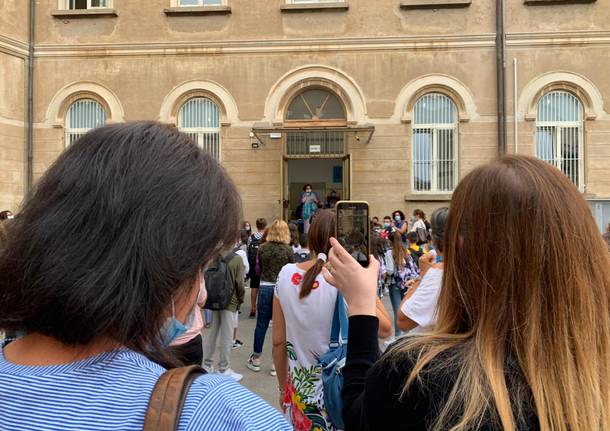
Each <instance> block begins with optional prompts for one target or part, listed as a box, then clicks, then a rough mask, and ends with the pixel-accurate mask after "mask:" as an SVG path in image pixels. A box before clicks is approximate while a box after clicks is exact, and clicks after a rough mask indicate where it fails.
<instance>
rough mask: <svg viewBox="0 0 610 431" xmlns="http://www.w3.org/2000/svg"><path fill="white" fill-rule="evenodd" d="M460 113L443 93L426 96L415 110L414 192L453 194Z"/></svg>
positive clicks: (413, 144) (418, 101) (420, 100)
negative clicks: (458, 116) (458, 115)
mask: <svg viewBox="0 0 610 431" xmlns="http://www.w3.org/2000/svg"><path fill="white" fill-rule="evenodd" d="M457 128H458V124H457V109H456V106H455V103H453V101H452V100H451V99H450V98H449V97H447V96H445V95H444V94H440V93H430V94H426V95H424V96H422V97H420V98H419V100H417V102H416V103H415V106H414V108H413V139H412V141H411V142H412V146H413V190H414V191H415V192H451V191H453V189H454V188H455V184H456V183H457V174H458V172H457Z"/></svg>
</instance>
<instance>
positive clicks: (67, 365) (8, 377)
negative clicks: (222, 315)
mask: <svg viewBox="0 0 610 431" xmlns="http://www.w3.org/2000/svg"><path fill="white" fill-rule="evenodd" d="M240 213H241V204H240V200H239V197H238V193H237V190H236V188H235V186H234V185H233V183H232V182H231V180H230V179H229V177H228V175H227V174H226V172H225V171H224V169H223V168H222V167H221V166H220V165H219V164H218V162H216V161H215V160H214V159H213V158H212V157H211V156H210V155H208V154H207V153H206V152H204V151H203V150H202V149H200V148H199V147H198V146H197V145H196V144H195V143H194V142H193V141H192V140H191V139H190V138H189V137H188V136H187V135H185V134H183V133H180V132H178V131H177V130H176V129H175V128H173V127H170V126H165V125H161V124H158V123H153V122H142V123H123V124H113V125H108V126H105V127H101V128H98V129H95V130H93V131H91V132H89V133H87V134H85V135H84V136H83V137H82V138H80V139H79V140H78V141H76V142H75V143H73V144H71V145H70V146H69V147H68V148H67V149H66V150H65V151H64V152H63V153H62V154H61V156H60V157H59V158H58V159H57V160H56V161H55V163H53V165H52V166H51V167H50V168H49V169H48V171H47V172H46V174H45V175H44V176H43V177H42V178H41V180H40V182H39V183H38V185H37V188H36V191H35V193H34V194H33V196H32V197H31V198H30V199H29V200H28V201H27V202H26V203H25V205H24V207H23V210H22V211H21V212H20V214H19V217H17V218H16V219H15V220H14V225H13V226H11V232H10V235H9V239H8V246H7V247H6V248H2V250H1V251H0V292H2V295H0V328H1V329H6V330H13V331H22V332H24V333H25V334H27V335H25V336H24V337H22V338H19V339H17V340H14V341H12V342H10V343H7V342H4V343H3V344H2V346H1V349H0V387H1V388H2V396H1V397H0V423H2V424H3V425H4V426H5V427H9V428H11V429H34V428H40V427H41V426H42V427H45V426H50V427H52V428H54V429H80V430H92V429H142V426H143V422H144V417H145V414H146V412H147V405H148V400H149V398H150V395H151V393H152V390H153V387H154V385H155V383H156V382H157V380H158V379H159V377H160V376H161V375H162V374H163V373H164V372H165V368H164V367H163V366H161V365H158V363H163V364H165V365H167V366H173V365H180V361H179V359H178V358H176V357H174V356H173V355H172V352H171V350H168V348H167V346H169V345H170V344H171V343H172V341H174V340H175V339H176V338H177V337H179V336H180V335H182V334H184V333H185V331H186V330H187V326H188V323H189V322H190V321H192V318H193V317H192V313H194V312H195V310H196V312H199V307H198V306H196V305H195V304H196V302H197V297H198V295H199V294H200V292H201V290H202V283H203V276H202V273H201V272H202V269H203V268H205V266H206V265H207V263H208V262H210V261H211V260H212V258H213V257H214V256H215V255H216V254H217V253H218V252H219V251H220V249H221V248H222V246H223V244H233V243H234V242H235V240H236V238H237V227H238V225H239V218H240ZM218 226H224V227H225V228H224V229H218ZM33 262H35V263H36V264H35V265H33V264H32V263H33ZM151 359H152V360H151ZM24 394H27V396H24ZM235 399H239V401H240V402H239V403H235V402H234V400H235ZM218 417H230V418H231V422H228V421H224V422H223V421H219V420H218ZM41 424H42V425H41ZM189 424H197V426H198V427H199V428H200V429H214V430H229V429H231V430H234V429H236V428H237V429H249V430H255V429H256V430H258V429H286V430H287V429H290V427H289V426H288V425H287V424H286V423H285V421H284V420H283V418H281V416H280V415H279V414H276V412H274V409H273V408H271V407H270V406H268V405H267V404H266V403H265V402H264V401H262V400H261V399H260V398H258V397H257V396H256V395H254V394H252V393H250V392H249V391H248V390H246V389H244V388H243V387H242V386H239V385H238V384H237V383H235V382H233V381H232V380H229V379H224V378H221V377H218V376H215V375H203V376H200V377H198V378H197V379H196V380H194V381H193V383H192V385H191V386H190V389H189V392H188V395H187V397H186V402H185V403H184V406H183V409H182V412H181V414H180V420H179V429H186V427H187V425H189Z"/></svg>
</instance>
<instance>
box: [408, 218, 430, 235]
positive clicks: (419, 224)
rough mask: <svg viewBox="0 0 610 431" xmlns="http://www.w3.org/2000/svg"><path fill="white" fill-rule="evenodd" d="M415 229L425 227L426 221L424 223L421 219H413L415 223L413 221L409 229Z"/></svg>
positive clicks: (413, 230)
mask: <svg viewBox="0 0 610 431" xmlns="http://www.w3.org/2000/svg"><path fill="white" fill-rule="evenodd" d="M417 229H427V228H426V223H424V221H423V220H415V223H413V228H412V229H411V231H412V232H415V231H417Z"/></svg>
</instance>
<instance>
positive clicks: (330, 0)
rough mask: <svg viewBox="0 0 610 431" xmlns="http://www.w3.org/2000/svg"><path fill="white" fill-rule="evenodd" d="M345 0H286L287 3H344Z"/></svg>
mask: <svg viewBox="0 0 610 431" xmlns="http://www.w3.org/2000/svg"><path fill="white" fill-rule="evenodd" d="M345 2H346V0H286V3H287V4H316V3H345Z"/></svg>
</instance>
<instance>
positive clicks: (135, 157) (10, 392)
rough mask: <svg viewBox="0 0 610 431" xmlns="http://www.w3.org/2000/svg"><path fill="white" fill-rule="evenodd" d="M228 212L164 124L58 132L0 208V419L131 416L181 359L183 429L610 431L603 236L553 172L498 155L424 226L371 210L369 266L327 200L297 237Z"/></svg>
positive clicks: (53, 421) (204, 162) (212, 166)
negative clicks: (16, 201)
mask: <svg viewBox="0 0 610 431" xmlns="http://www.w3.org/2000/svg"><path fill="white" fill-rule="evenodd" d="M240 217H241V203H240V200H239V196H238V194H237V190H236V188H235V186H234V185H233V183H232V182H231V180H230V179H229V177H228V176H227V174H226V172H225V171H224V170H223V169H222V168H221V167H220V166H219V164H218V163H217V162H216V161H214V160H213V159H212V158H211V157H210V156H209V155H207V154H206V153H205V152H204V151H202V150H201V149H199V148H198V147H197V146H196V144H194V143H193V142H192V141H191V140H190V139H189V138H188V137H187V136H186V135H183V134H181V133H180V132H178V131H177V130H176V129H174V128H171V127H167V126H163V125H160V124H157V123H151V122H145V123H127V124H113V125H108V126H104V127H102V128H99V129H95V130H93V131H91V132H89V133H88V134H86V135H85V136H84V137H82V138H81V139H79V140H78V141H77V142H76V143H74V144H73V145H71V146H70V147H69V148H68V149H67V150H66V151H65V152H64V153H63V154H62V155H61V156H60V158H59V159H58V160H57V161H56V162H55V163H54V164H53V165H52V166H51V168H49V170H48V171H47V173H46V174H45V175H44V177H43V178H42V179H41V180H40V182H39V184H38V185H37V188H36V190H35V192H34V193H33V195H32V196H31V197H30V198H29V199H28V200H27V201H26V202H25V204H24V206H23V208H22V210H21V211H20V212H19V213H18V214H17V215H16V216H15V217H14V218H13V219H10V220H9V221H6V222H4V223H3V224H2V225H0V226H4V227H0V232H1V233H2V235H1V238H2V242H1V243H0V328H1V329H2V330H4V331H8V332H10V333H12V334H13V335H15V337H11V338H8V339H6V340H5V341H4V342H3V343H2V348H1V349H0V427H1V428H2V429H9V430H27V429H62V430H71V429H74V430H76V429H79V430H98V429H142V427H143V426H144V423H145V422H144V420H145V419H144V418H145V416H147V414H148V413H149V398H150V397H151V394H152V393H153V389H154V388H155V385H156V383H157V381H158V380H159V378H160V377H161V376H162V375H163V374H164V373H165V372H166V370H168V369H172V368H174V367H177V366H181V365H184V364H189V363H190V364H203V365H204V368H205V369H206V370H207V371H208V373H206V374H203V375H201V376H199V377H197V378H196V379H195V380H194V381H193V382H192V384H191V386H190V388H187V389H184V390H185V391H186V390H188V394H187V396H186V400H185V401H184V403H183V405H182V406H181V407H180V408H179V409H178V410H177V411H176V412H175V413H176V414H177V415H178V423H177V428H176V429H180V430H187V429H202V430H220V431H222V430H289V429H295V430H297V431H301V430H336V429H345V430H348V431H351V430H394V429H396V430H398V429H405V428H406V429H414V430H439V431H440V430H448V429H450V430H454V431H465V430H475V429H476V430H496V429H504V430H509V431H513V430H543V431H555V430H558V431H568V430H569V431H592V430H594V431H604V430H607V429H610V249H609V248H608V247H606V244H604V241H603V239H602V237H601V236H600V235H599V232H598V231H597V228H596V226H595V222H594V220H593V217H592V215H591V212H590V210H589V208H588V206H587V204H586V202H585V201H584V199H583V198H582V196H581V194H580V193H579V192H578V190H577V189H576V188H575V187H574V186H573V185H572V184H571V183H570V181H569V180H568V179H567V178H566V177H565V176H564V175H563V174H561V172H559V171H558V170H557V169H556V168H554V167H551V166H550V165H548V164H546V163H544V162H542V161H540V160H537V159H534V158H530V157H525V156H507V157H504V158H501V159H499V160H498V161H495V162H492V163H489V164H486V165H483V166H480V167H478V168H476V169H474V170H473V171H472V172H470V173H469V174H468V175H467V176H466V177H465V178H464V179H462V181H461V182H460V183H459V185H458V186H457V188H456V190H455V191H454V193H453V197H452V200H451V204H450V208H449V209H448V208H439V209H437V210H435V211H434V212H433V213H432V215H431V217H430V220H429V221H427V219H426V216H425V214H424V213H423V212H422V211H420V210H415V211H414V212H413V218H412V219H411V220H407V218H406V217H405V214H404V213H403V212H402V211H400V210H397V211H395V212H394V213H393V214H392V215H391V216H388V217H384V219H383V222H382V223H380V222H379V219H377V218H373V220H372V226H371V242H370V246H371V255H372V256H371V259H370V265H369V266H368V268H363V267H362V266H361V265H360V264H359V263H358V262H357V261H356V260H354V258H353V257H352V256H351V255H350V254H349V253H348V252H347V251H345V250H344V249H343V248H342V247H341V245H340V244H339V243H338V242H337V241H336V239H335V238H334V237H333V236H334V233H335V229H336V226H335V223H336V218H335V215H334V213H333V212H332V211H331V210H328V209H318V210H316V211H315V214H314V215H313V217H312V218H311V220H310V224H308V232H307V233H308V235H307V237H305V236H304V235H302V234H301V233H300V232H299V230H298V229H296V230H295V228H294V227H292V226H289V225H288V224H286V223H285V222H283V221H281V220H276V221H274V222H273V223H271V224H270V225H269V226H267V222H266V221H265V220H264V219H258V220H256V223H255V230H253V229H252V226H250V223H248V222H243V223H241V224H240ZM524 219H527V220H528V223H523V220H524ZM575 220H578V223H574V221H575ZM218 226H223V228H222V229H220V228H218ZM240 226H241V229H240ZM609 236H610V226H609V234H606V235H605V236H604V239H606V241H608V237H609ZM238 238H239V239H238ZM584 245H586V247H584ZM583 250H584V251H583ZM246 284H249V285H250V288H251V295H252V300H251V302H252V309H251V310H250V317H252V318H255V319H256V328H255V331H254V334H253V335H254V337H253V338H254V340H253V347H252V354H251V355H250V358H249V360H248V364H247V366H248V368H249V369H250V370H252V371H253V372H260V371H261V370H262V369H263V368H264V367H268V368H267V369H268V370H269V371H270V372H271V373H272V374H273V375H276V376H277V383H278V406H277V407H279V411H278V408H277V407H272V406H270V405H268V404H267V403H266V402H264V401H263V400H261V399H260V398H259V397H258V396H256V395H255V394H253V393H251V392H250V391H248V390H247V389H245V388H244V387H243V386H240V385H239V384H238V383H237V382H236V381H239V380H240V379H241V376H240V375H239V374H237V373H235V372H234V371H233V370H232V369H231V368H230V358H229V356H230V350H231V348H232V347H234V346H235V345H236V344H237V342H238V341H239V340H237V334H236V330H237V325H236V317H237V312H238V309H239V308H240V306H241V305H242V303H243V302H244V296H245V289H244V288H245V286H246ZM220 287H222V289H221V288H220ZM227 287H228V289H227ZM386 293H387V294H388V295H389V297H390V302H391V304H392V310H393V324H392V321H391V319H390V318H389V317H388V314H387V312H386V310H385V307H384V306H383V304H382V302H381V300H380V297H381V296H383V295H385V294H386ZM202 306H204V307H207V309H208V310H209V311H211V313H208V314H211V319H209V317H210V316H208V319H209V322H208V323H209V325H210V327H209V329H208V330H207V331H206V332H205V333H204V334H205V336H204V337H203V339H202V338H201V330H202V328H203V326H204V324H205V322H204V319H203V318H202V314H201V307H202ZM348 316H349V317H348ZM271 321H273V325H272V340H273V346H272V350H273V364H263V363H262V361H261V354H262V352H263V348H264V340H265V334H266V332H267V330H268V328H269V325H270V322H271ZM347 322H349V324H347ZM390 336H391V338H390V339H389V340H388V341H389V342H388V343H387V345H386V347H387V348H386V349H385V352H384V353H381V350H382V349H380V344H379V340H380V339H384V338H388V337H390ZM216 352H218V357H219V359H218V361H217V362H216V363H215V362H214V355H215V353H216ZM331 353H332V354H335V360H334V361H331V362H332V363H328V362H325V361H326V358H328V356H329V354H331ZM329 371H330V372H329ZM336 375H341V376H342V379H343V383H342V388H341V385H339V386H337V381H338V380H337V378H336ZM337 388H338V391H337Z"/></svg>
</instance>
